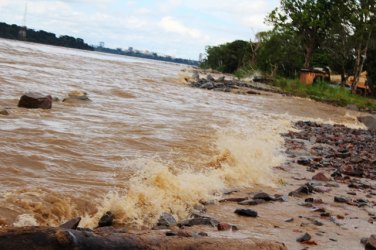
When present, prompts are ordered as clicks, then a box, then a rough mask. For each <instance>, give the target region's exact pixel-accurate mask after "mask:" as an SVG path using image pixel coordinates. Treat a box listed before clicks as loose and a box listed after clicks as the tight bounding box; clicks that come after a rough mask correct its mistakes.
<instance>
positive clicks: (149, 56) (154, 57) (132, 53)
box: [95, 46, 199, 66]
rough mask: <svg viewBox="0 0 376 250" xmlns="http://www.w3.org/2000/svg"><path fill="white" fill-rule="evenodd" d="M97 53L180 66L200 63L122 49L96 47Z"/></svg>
mask: <svg viewBox="0 0 376 250" xmlns="http://www.w3.org/2000/svg"><path fill="white" fill-rule="evenodd" d="M95 50H96V51H99V52H104V53H111V54H117V55H125V56H133V57H139V58H146V59H152V60H158V61H164V62H173V63H180V64H187V65H193V66H198V65H199V62H198V61H194V60H189V59H183V58H173V57H171V56H161V55H158V54H157V53H154V52H153V53H143V52H141V51H127V50H122V49H120V48H118V49H110V48H105V47H101V46H99V47H96V48H95Z"/></svg>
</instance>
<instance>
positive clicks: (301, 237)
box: [296, 233, 312, 242]
mask: <svg viewBox="0 0 376 250" xmlns="http://www.w3.org/2000/svg"><path fill="white" fill-rule="evenodd" d="M311 238H312V237H311V235H310V234H309V233H305V234H303V235H301V236H299V237H298V238H297V239H296V241H297V242H304V241H308V240H310V239H311Z"/></svg>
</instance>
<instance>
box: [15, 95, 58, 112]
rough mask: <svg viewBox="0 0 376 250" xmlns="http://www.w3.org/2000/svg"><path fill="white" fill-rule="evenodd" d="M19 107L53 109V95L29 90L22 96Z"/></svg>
mask: <svg viewBox="0 0 376 250" xmlns="http://www.w3.org/2000/svg"><path fill="white" fill-rule="evenodd" d="M18 107H21V108H30V109H37V108H40V109H51V107H52V97H51V96H50V95H47V96H45V95H42V94H40V93H36V92H28V93H26V94H24V95H22V96H21V98H20V100H19V101H18Z"/></svg>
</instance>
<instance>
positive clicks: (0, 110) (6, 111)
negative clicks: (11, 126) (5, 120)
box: [0, 109, 9, 115]
mask: <svg viewBox="0 0 376 250" xmlns="http://www.w3.org/2000/svg"><path fill="white" fill-rule="evenodd" d="M0 115H9V112H8V110H6V109H0Z"/></svg>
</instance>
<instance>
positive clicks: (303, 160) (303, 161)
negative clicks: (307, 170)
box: [296, 157, 311, 166]
mask: <svg viewBox="0 0 376 250" xmlns="http://www.w3.org/2000/svg"><path fill="white" fill-rule="evenodd" d="M296 163H298V164H300V165H303V166H309V165H310V164H311V159H309V158H306V157H301V158H299V159H298V160H297V161H296Z"/></svg>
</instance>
